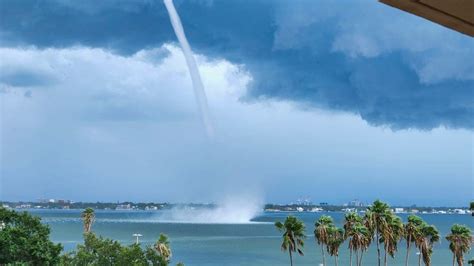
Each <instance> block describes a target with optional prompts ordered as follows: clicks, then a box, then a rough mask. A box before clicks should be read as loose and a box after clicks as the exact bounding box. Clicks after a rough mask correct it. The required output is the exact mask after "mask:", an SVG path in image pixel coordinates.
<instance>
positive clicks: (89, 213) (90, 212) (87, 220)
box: [81, 208, 95, 233]
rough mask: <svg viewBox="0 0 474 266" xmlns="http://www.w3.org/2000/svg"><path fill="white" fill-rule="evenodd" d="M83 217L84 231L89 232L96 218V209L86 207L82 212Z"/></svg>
mask: <svg viewBox="0 0 474 266" xmlns="http://www.w3.org/2000/svg"><path fill="white" fill-rule="evenodd" d="M81 218H82V221H83V223H84V233H89V232H90V231H91V229H92V224H93V223H94V219H95V213H94V209H92V208H86V209H85V210H84V211H83V212H82V213H81Z"/></svg>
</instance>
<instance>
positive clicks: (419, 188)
mask: <svg viewBox="0 0 474 266" xmlns="http://www.w3.org/2000/svg"><path fill="white" fill-rule="evenodd" d="M175 5H176V8H177V10H178V12H179V13H180V16H181V19H182V22H183V26H184V29H185V31H186V33H187V36H188V40H189V42H190V44H191V46H192V48H193V51H194V53H195V56H196V59H197V62H198V65H199V68H200V71H201V75H202V79H203V82H204V86H205V88H206V93H207V95H208V102H209V108H210V112H211V117H212V119H213V122H214V124H215V127H216V136H215V137H214V139H211V140H210V139H209V138H207V137H206V135H205V132H204V129H203V126H202V124H201V122H200V119H199V115H198V113H197V107H196V103H195V101H194V96H193V90H192V87H191V81H190V78H189V76H188V72H187V68H186V64H185V61H184V58H183V55H182V52H181V50H180V48H179V45H178V44H177V42H176V37H175V35H174V33H173V29H172V27H171V24H170V22H169V18H168V16H167V13H166V9H165V7H164V5H163V3H162V2H161V1H125V0H124V1H101V2H96V1H53V0H51V1H8V0H5V1H1V2H0V17H1V20H0V59H1V60H0V97H1V102H0V103H1V109H0V110H1V114H0V115H1V116H0V118H1V120H0V121H1V137H2V138H1V147H0V150H1V160H0V163H1V179H0V198H1V199H4V200H20V199H37V198H69V199H73V200H86V201H93V200H113V201H115V200H142V201H181V202H184V201H201V202H206V201H218V200H220V199H221V198H222V197H225V195H235V196H236V197H237V196H239V195H243V194H245V195H248V194H254V195H258V196H259V197H261V198H262V200H264V201H267V202H289V201H295V200H296V199H297V198H299V197H306V196H307V197H310V198H311V199H312V200H313V201H315V202H320V201H329V202H334V203H342V202H346V201H349V200H351V199H355V198H358V199H361V200H364V201H371V200H373V199H375V198H382V199H385V200H387V201H389V202H390V203H392V204H409V203H418V204H428V205H462V204H464V203H465V202H467V201H469V200H471V199H472V198H473V194H472V191H473V164H474V159H473V150H474V148H473V132H472V130H473V128H474V95H473V93H474V61H473V60H469V58H474V39H473V38H470V37H467V36H465V35H462V34H460V33H457V32H455V31H451V30H449V29H446V28H444V27H441V26H439V25H437V24H433V23H431V22H428V21H426V20H424V19H421V18H418V17H416V16H413V15H410V14H407V13H404V12H402V11H399V10H397V9H393V8H391V7H388V6H385V5H383V4H381V3H378V2H376V1H337V2H336V1H323V0H322V1H237V0H231V1H223V0H214V1H212V0H208V1H206V0H195V1H175Z"/></svg>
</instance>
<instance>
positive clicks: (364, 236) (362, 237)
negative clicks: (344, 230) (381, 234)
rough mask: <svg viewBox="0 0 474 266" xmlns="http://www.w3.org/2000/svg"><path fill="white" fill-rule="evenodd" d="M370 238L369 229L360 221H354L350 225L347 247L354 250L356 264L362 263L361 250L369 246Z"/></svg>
mask: <svg viewBox="0 0 474 266" xmlns="http://www.w3.org/2000/svg"><path fill="white" fill-rule="evenodd" d="M371 239H372V236H371V235H370V231H369V230H368V229H367V227H365V226H364V225H363V224H362V223H356V224H355V225H354V226H353V227H352V230H351V238H350V242H349V248H350V249H353V250H354V251H355V254H356V264H357V266H359V265H362V255H363V252H364V250H367V248H368V247H369V245H370V241H371ZM359 252H360V256H359ZM351 263H352V261H351Z"/></svg>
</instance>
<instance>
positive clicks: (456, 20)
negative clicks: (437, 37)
mask: <svg viewBox="0 0 474 266" xmlns="http://www.w3.org/2000/svg"><path fill="white" fill-rule="evenodd" d="M379 1H380V2H382V3H384V4H387V5H389V6H392V7H395V8H398V9H401V10H404V11H406V12H409V13H412V14H414V15H417V16H420V17H423V18H425V19H428V20H430V21H433V22H435V23H438V24H440V25H443V26H445V27H448V28H450V29H453V30H456V31H458V32H461V33H463V34H466V35H469V36H471V37H474V22H473V21H474V10H473V9H474V0H449V1H446V2H445V3H441V2H439V1H436V0H379ZM451 1H452V2H451ZM447 3H450V4H449V6H447Z"/></svg>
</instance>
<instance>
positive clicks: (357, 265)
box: [351, 249, 359, 266]
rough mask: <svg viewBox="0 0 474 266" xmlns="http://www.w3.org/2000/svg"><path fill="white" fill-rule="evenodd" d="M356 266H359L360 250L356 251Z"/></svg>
mask: <svg viewBox="0 0 474 266" xmlns="http://www.w3.org/2000/svg"><path fill="white" fill-rule="evenodd" d="M355 253H356V266H359V250H357V249H356V251H355ZM351 266H352V257H351Z"/></svg>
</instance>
